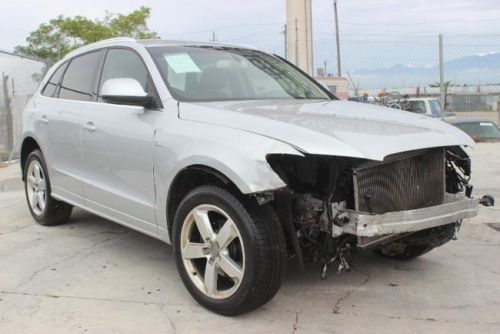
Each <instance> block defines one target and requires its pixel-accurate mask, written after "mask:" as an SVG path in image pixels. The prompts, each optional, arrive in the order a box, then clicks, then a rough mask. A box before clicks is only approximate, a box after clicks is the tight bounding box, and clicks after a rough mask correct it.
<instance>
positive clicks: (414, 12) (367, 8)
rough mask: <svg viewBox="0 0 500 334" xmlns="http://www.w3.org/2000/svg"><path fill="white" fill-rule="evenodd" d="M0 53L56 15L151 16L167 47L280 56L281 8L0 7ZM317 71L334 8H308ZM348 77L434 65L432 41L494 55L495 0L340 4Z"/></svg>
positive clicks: (498, 28)
mask: <svg viewBox="0 0 500 334" xmlns="http://www.w3.org/2000/svg"><path fill="white" fill-rule="evenodd" d="M1 2H2V3H1V5H0V12H1V13H2V14H3V17H4V18H5V17H7V18H11V19H9V20H7V19H2V20H0V49H4V50H12V49H13V48H14V47H15V46H16V45H19V44H23V43H24V40H25V38H26V37H27V36H28V34H29V33H30V32H31V31H32V30H34V29H36V28H37V26H38V25H39V24H40V23H42V22H47V21H48V20H50V19H51V18H54V17H56V16H58V15H60V14H62V15H66V16H74V15H84V16H87V17H90V18H98V17H102V16H104V15H105V13H106V11H109V12H119V13H128V12H130V11H132V10H134V9H137V8H139V7H140V6H148V7H151V8H152V15H151V19H150V20H149V27H150V29H151V30H154V31H156V32H157V33H159V34H160V35H161V36H162V37H163V38H166V39H185V40H200V41H207V40H209V39H211V38H212V32H213V31H215V34H216V38H217V40H219V41H223V42H230V43H238V44H250V45H253V46H256V47H259V48H262V49H265V50H268V51H273V52H275V53H278V54H280V55H283V46H284V42H283V34H282V30H283V25H284V23H285V0H252V1H241V0H240V1H236V0H232V1H230V0H182V1H181V0H177V1H174V0H126V1H112V0H86V1H78V2H76V1H63V0H31V1H29V0H15V1H7V0H1ZM312 2H313V21H314V23H313V31H314V61H315V65H314V66H315V68H317V67H323V63H324V61H326V62H327V71H328V72H334V71H335V68H334V66H335V62H336V58H335V41H334V30H333V29H334V23H333V6H332V0H312ZM338 8H339V21H340V32H341V52H342V63H343V67H344V68H345V69H346V70H351V71H355V70H358V69H364V68H385V67H390V66H393V65H395V64H404V65H407V66H424V67H426V66H427V67H430V66H433V65H435V63H436V62H437V40H438V38H437V34H438V33H443V34H445V46H446V47H447V49H446V52H445V57H446V59H455V58H459V57H462V56H465V55H470V54H486V53H491V52H500V6H499V5H498V0H377V1H369V0H338Z"/></svg>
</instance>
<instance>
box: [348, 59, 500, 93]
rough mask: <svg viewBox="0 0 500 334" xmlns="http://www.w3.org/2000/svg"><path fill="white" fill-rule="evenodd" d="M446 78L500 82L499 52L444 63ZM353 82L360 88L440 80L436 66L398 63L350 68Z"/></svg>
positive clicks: (470, 82)
mask: <svg viewBox="0 0 500 334" xmlns="http://www.w3.org/2000/svg"><path fill="white" fill-rule="evenodd" d="M444 72H445V80H451V81H454V82H456V83H458V84H465V83H467V84H477V83H479V82H480V83H482V84H487V83H497V82H499V81H500V53H491V54H486V55H472V56H466V57H462V58H458V59H454V60H450V61H447V62H445V63H444ZM351 76H352V77H353V80H354V82H359V85H360V88H362V89H363V88H365V89H373V88H395V87H403V86H407V87H409V86H417V85H420V86H422V87H423V86H428V85H429V83H431V82H435V81H438V80H439V68H438V66H433V67H411V66H407V65H402V64H397V65H394V66H391V67H389V68H377V69H362V70H358V71H352V72H351Z"/></svg>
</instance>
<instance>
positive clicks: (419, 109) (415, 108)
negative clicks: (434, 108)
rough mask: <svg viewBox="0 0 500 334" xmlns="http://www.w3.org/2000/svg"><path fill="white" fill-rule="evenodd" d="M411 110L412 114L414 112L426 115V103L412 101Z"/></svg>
mask: <svg viewBox="0 0 500 334" xmlns="http://www.w3.org/2000/svg"><path fill="white" fill-rule="evenodd" d="M409 109H410V111H411V112H414V113H417V114H424V113H425V102H424V101H410V103H409Z"/></svg>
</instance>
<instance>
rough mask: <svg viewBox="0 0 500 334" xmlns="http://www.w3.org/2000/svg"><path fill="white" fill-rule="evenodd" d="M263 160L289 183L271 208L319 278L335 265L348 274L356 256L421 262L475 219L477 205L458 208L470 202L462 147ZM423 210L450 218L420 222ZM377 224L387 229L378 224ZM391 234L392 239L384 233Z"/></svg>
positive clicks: (468, 169)
mask: <svg viewBox="0 0 500 334" xmlns="http://www.w3.org/2000/svg"><path fill="white" fill-rule="evenodd" d="M268 162H269V164H270V165H271V167H272V168H273V169H274V170H275V172H276V173H277V174H278V175H279V176H280V177H281V178H282V180H283V181H284V182H285V183H286V184H287V187H286V188H285V189H282V190H280V191H277V192H275V193H274V194H273V195H274V202H273V203H274V206H275V209H276V212H277V213H278V216H279V218H280V220H281V222H282V224H283V226H284V230H285V232H286V234H287V236H288V240H289V249H290V253H291V254H294V255H295V256H296V257H297V259H298V261H299V263H301V264H303V263H304V262H305V261H306V262H307V261H312V262H317V261H320V262H321V263H322V272H321V276H322V278H326V272H327V269H328V267H330V266H332V265H334V264H336V266H337V271H338V272H340V271H343V270H349V269H350V267H351V265H350V261H351V255H352V253H353V252H354V251H357V250H375V251H376V252H379V253H381V254H383V255H386V256H388V257H391V258H398V257H401V256H407V257H411V256H412V255H417V256H418V255H419V254H420V253H425V252H426V251H428V250H430V249H432V248H434V247H437V246H440V245H442V244H444V243H446V242H448V241H449V240H451V239H453V238H456V234H457V232H458V230H459V228H460V224H461V222H462V219H463V218H467V217H471V216H473V215H475V214H477V202H476V203H475V210H476V211H475V213H474V212H473V211H474V209H473V206H471V205H469V207H464V206H460V207H459V206H457V204H456V203H462V202H461V201H459V200H458V199H460V198H462V197H463V198H467V199H471V197H472V185H470V184H469V180H470V176H471V163H470V159H469V157H468V155H467V154H466V152H465V151H464V150H463V149H462V148H460V147H447V148H443V147H439V148H431V149H425V150H418V151H411V152H404V153H400V154H394V155H391V156H388V157H387V158H386V159H384V161H383V162H376V161H368V160H363V159H355V158H346V157H331V156H317V155H306V156H304V157H298V156H290V155H270V156H268ZM492 200H493V199H490V200H489V201H488V199H487V200H485V199H483V200H482V201H483V202H485V201H486V202H488V203H482V204H485V205H489V204H491V205H492V204H493V202H492ZM471 203H472V202H471ZM447 206H449V207H447ZM427 208H431V209H432V210H434V208H436V209H435V210H438V209H439V210H441V211H440V212H447V213H449V216H447V217H448V218H447V219H448V221H445V220H437V218H434V217H431V216H426V217H425V219H427V220H425V219H422V217H421V216H422V215H423V214H425V212H423V210H422V209H424V210H425V209H427ZM443 210H446V211H443ZM457 212H461V213H462V212H463V214H461V215H453V214H455V213H457ZM397 214H400V216H397ZM412 215H413V216H412ZM435 216H436V217H437V216H440V215H439V214H438V212H436V215H435ZM407 217H409V218H408V220H411V219H412V218H413V221H409V222H408V224H409V225H411V224H413V225H412V227H410V228H406V227H405V225H404V224H405V220H406V219H407ZM455 219H456V220H455ZM381 220H387V224H385V225H378V224H379V222H380V221H381ZM390 222H393V223H395V224H396V225H395V224H390ZM422 222H424V223H422ZM417 223H418V224H420V225H418V226H417V225H416V224H417ZM425 224H426V225H425ZM394 226H398V228H397V229H394V228H393V227H394ZM391 228H393V229H394V231H395V232H396V233H387V232H391V231H392V230H391ZM417 253H418V254H417Z"/></svg>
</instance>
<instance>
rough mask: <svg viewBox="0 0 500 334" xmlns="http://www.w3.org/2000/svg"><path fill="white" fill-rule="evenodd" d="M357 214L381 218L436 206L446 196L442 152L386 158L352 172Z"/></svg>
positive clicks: (437, 150) (434, 150)
mask: <svg viewBox="0 0 500 334" xmlns="http://www.w3.org/2000/svg"><path fill="white" fill-rule="evenodd" d="M353 175H354V176H353V177H354V180H353V181H354V196H355V207H356V210H358V211H362V212H369V213H376V214H382V213H386V212H394V211H403V210H412V209H420V208H424V207H429V206H434V205H439V204H442V203H443V202H444V195H445V152H444V149H443V148H437V149H429V150H426V151H412V152H406V153H402V154H396V155H392V156H389V157H388V158H386V159H385V160H384V162H381V163H377V162H369V163H366V164H364V165H361V166H359V167H357V168H355V169H354V170H353Z"/></svg>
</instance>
